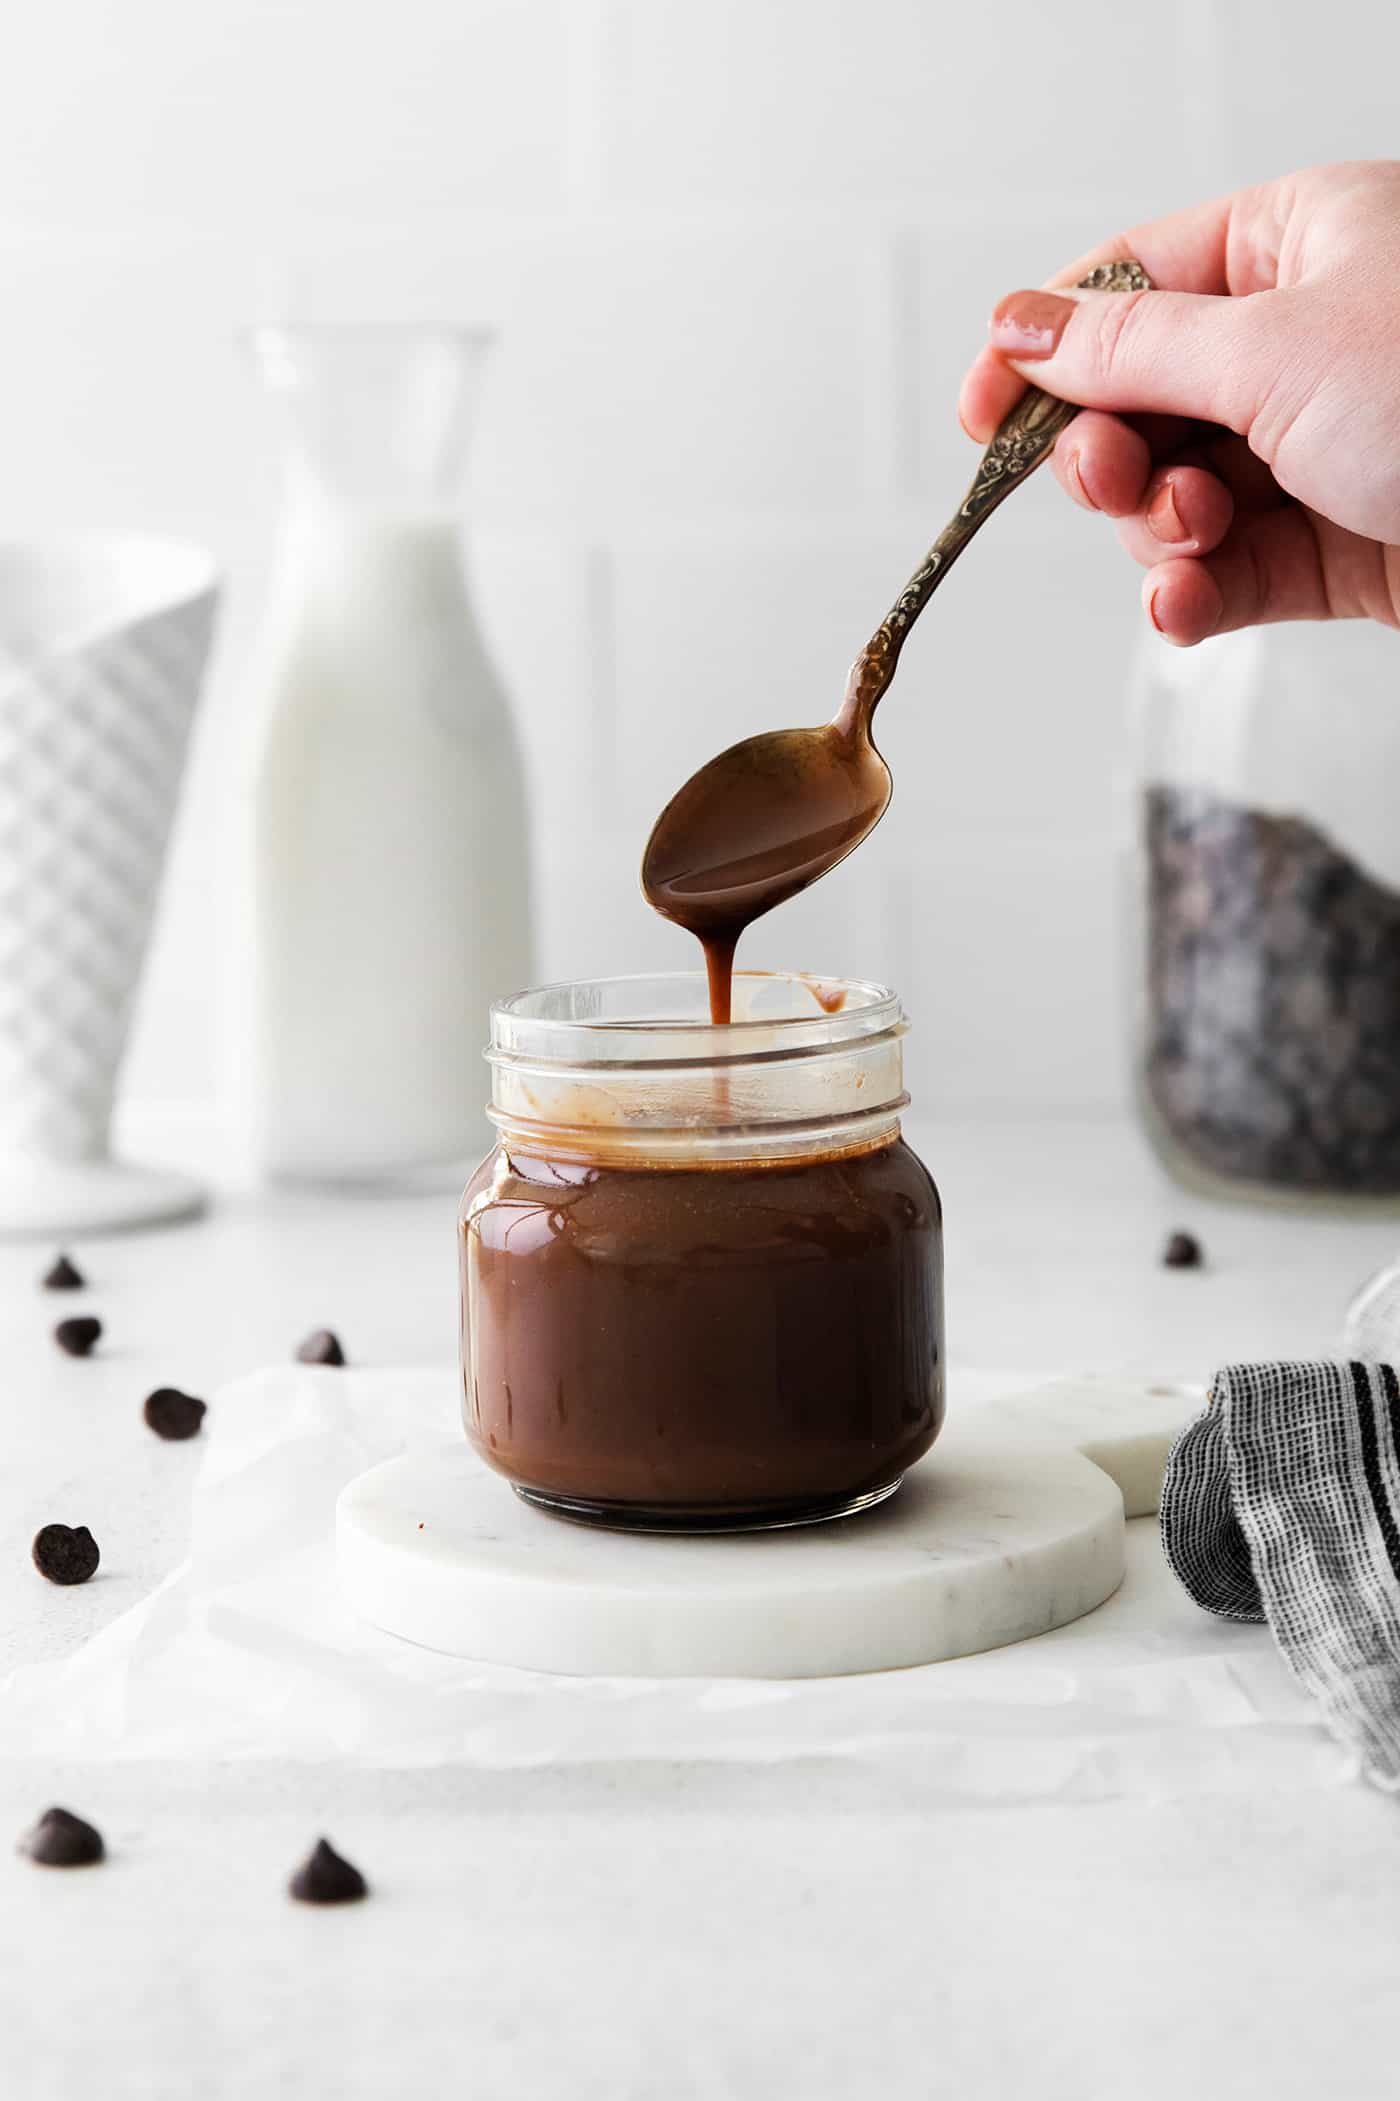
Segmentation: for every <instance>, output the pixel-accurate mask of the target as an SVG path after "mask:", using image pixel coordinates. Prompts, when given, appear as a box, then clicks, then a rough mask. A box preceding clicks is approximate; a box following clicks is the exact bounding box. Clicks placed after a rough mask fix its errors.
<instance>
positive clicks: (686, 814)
mask: <svg viewBox="0 0 1400 2101" xmlns="http://www.w3.org/2000/svg"><path fill="white" fill-rule="evenodd" d="M892 788H893V782H892V781H891V778H890V770H889V768H888V766H886V764H885V762H884V760H883V759H882V758H881V756H880V754H879V752H878V751H877V750H876V749H875V746H874V744H873V743H872V742H871V741H870V738H869V737H868V736H866V735H862V734H852V733H851V732H850V731H848V730H846V729H844V728H843V727H842V726H841V723H840V721H839V718H838V720H837V721H836V722H828V723H824V724H823V725H822V726H821V728H819V729H796V730H769V731H766V732H765V733H764V734H763V735H762V736H758V737H746V738H745V739H744V741H743V742H742V743H741V744H731V745H730V747H729V749H728V751H722V752H721V753H720V754H719V757H718V758H715V759H711V760H710V762H709V764H708V765H706V766H702V767H701V769H700V771H699V772H698V773H696V774H693V775H692V776H691V778H690V779H689V780H688V781H687V782H686V784H685V786H684V787H683V788H681V789H680V790H679V791H678V793H677V794H675V795H673V796H672V798H671V800H670V802H668V803H667V805H666V807H665V809H664V810H663V811H662V812H661V815H660V816H659V817H658V818H657V820H656V823H655V825H654V826H653V827H652V833H651V837H650V838H649V839H648V841H647V845H646V851H645V853H644V854H643V856H642V888H643V890H644V891H645V892H646V895H647V899H648V901H649V903H651V904H652V905H654V906H655V908H656V910H657V911H658V912H660V913H661V914H662V915H663V916H664V917H665V918H667V919H671V920H674V921H675V922H676V924H677V925H678V926H683V927H685V928H686V930H687V931H688V932H689V933H692V934H698V935H699V936H700V938H701V939H702V940H704V939H707V938H714V937H715V936H717V935H719V936H722V935H724V934H725V933H727V932H728V931H729V930H730V929H731V928H737V927H740V926H744V925H747V924H748V922H749V921H750V920H751V919H756V918H757V917H758V915H759V914H760V913H761V912H769V911H771V910H772V909H773V907H774V906H775V905H780V904H784V903H786V901H787V899H788V898H790V897H795V896H796V895H797V893H798V891H799V890H805V889H806V888H807V886H808V884H809V883H814V882H816V880H817V878H818V877H819V876H823V875H826V874H827V872H828V871H829V870H830V869H832V868H834V867H835V866H836V864H837V862H838V861H844V860H845V858H846V856H847V854H848V853H850V852H851V851H852V849H853V848H855V847H857V846H859V844H860V842H861V840H862V839H864V838H865V837H866V836H867V835H868V834H869V833H870V832H872V831H873V830H874V828H875V826H876V825H877V824H878V823H879V821H880V819H881V818H882V817H883V816H884V814H885V810H886V808H887V807H888V805H889V800H890V794H891V791H892Z"/></svg>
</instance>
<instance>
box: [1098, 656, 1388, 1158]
mask: <svg viewBox="0 0 1400 2101" xmlns="http://www.w3.org/2000/svg"><path fill="white" fill-rule="evenodd" d="M1135 717H1136V747H1137V749H1136V768H1135V791H1136V805H1137V807H1136V811H1135V825H1134V829H1135V835H1136V851H1135V861H1136V872H1137V890H1138V899H1137V918H1138V924H1139V926H1140V929H1141V936H1142V940H1141V949H1140V955H1139V967H1138V969H1137V972H1136V994H1137V1021H1136V1029H1135V1036H1136V1043H1137V1057H1136V1063H1137V1079H1138V1089H1139V1095H1140V1099H1141V1102H1142V1105H1143V1110H1144V1113H1145V1116H1146V1120H1147V1125H1148V1129H1149V1131H1150V1132H1151V1135H1152V1137H1153V1139H1154V1141H1155V1143H1156V1145H1157V1147H1158V1149H1159V1151H1160V1152H1161V1154H1162V1155H1163V1157H1164V1158H1165V1160H1166V1161H1167V1163H1168V1165H1169V1166H1170V1167H1171V1168H1172V1169H1173V1170H1174V1171H1175V1172H1176V1173H1177V1175H1178V1176H1179V1177H1180V1179H1182V1180H1184V1181H1186V1182H1189V1183H1192V1184H1194V1185H1197V1186H1202V1185H1204V1186H1206V1187H1210V1188H1216V1189H1220V1190H1224V1191H1239V1192H1247V1193H1252V1194H1259V1195H1275V1196H1295V1197H1296V1196H1314V1197H1322V1198H1328V1199H1335V1198H1338V1197H1342V1198H1346V1197H1394V1196H1396V1195H1400V825H1397V823H1396V821H1395V798H1396V793H1397V789H1398V788H1400V638H1397V637H1396V635H1395V634H1394V633H1393V632H1392V631H1391V630H1389V629H1385V628H1381V627H1378V626H1376V625H1374V624H1372V623H1370V622H1366V621H1352V622H1335V623H1332V624H1330V625H1309V626H1277V627H1266V628H1259V629H1255V630H1253V631H1250V632H1246V633H1241V634H1234V635H1224V636H1221V637H1219V638H1218V639H1217V640H1215V641H1211V642H1206V643H1203V644H1202V645H1201V647H1200V648H1199V649H1196V650H1190V651H1178V650H1173V649H1171V648H1169V647H1167V646H1166V645H1165V644H1161V643H1158V642H1155V641H1152V640H1149V641H1148V642H1147V643H1146V644H1145V645H1144V650H1143V655H1142V657H1141V659H1140V663H1139V668H1138V675H1137V691H1136V709H1135Z"/></svg>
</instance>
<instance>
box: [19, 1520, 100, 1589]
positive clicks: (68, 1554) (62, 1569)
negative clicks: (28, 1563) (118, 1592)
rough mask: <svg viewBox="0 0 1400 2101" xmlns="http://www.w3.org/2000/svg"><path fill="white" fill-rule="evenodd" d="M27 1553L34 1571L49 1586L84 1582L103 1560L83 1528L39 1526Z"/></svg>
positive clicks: (90, 1535)
mask: <svg viewBox="0 0 1400 2101" xmlns="http://www.w3.org/2000/svg"><path fill="white" fill-rule="evenodd" d="M30 1551H31V1552H32V1554H33V1556H34V1566H35V1568H37V1569H38V1571H39V1574H40V1575H41V1576H47V1577H48V1579H49V1581H50V1583H86V1582H87V1580H88V1578H89V1576H95V1575H96V1573H97V1564H98V1562H99V1561H100V1560H101V1559H102V1555H101V1552H100V1550H99V1548H98V1544H97V1541H96V1540H95V1539H94V1538H93V1536H92V1534H91V1532H89V1530H88V1528H87V1526H86V1525H41V1526H40V1528H39V1530H38V1531H37V1532H36V1533H35V1535H34V1545H33V1547H32V1548H31V1550H30Z"/></svg>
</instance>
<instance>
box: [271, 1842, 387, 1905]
mask: <svg viewBox="0 0 1400 2101" xmlns="http://www.w3.org/2000/svg"><path fill="white" fill-rule="evenodd" d="M287 1887H288V1889H289V1890H290V1892H291V1894H292V1895H293V1896H294V1897H295V1898H296V1899H297V1901H298V1903H301V1904H354V1903H356V1902H358V1900H359V1899H360V1898H361V1897H367V1896H368V1895H369V1884H368V1883H367V1882H366V1881H365V1878H364V1876H363V1875H362V1874H361V1873H360V1871H359V1869H358V1868H357V1867H352V1866H351V1864H350V1862H349V1861H348V1860H342V1859H341V1857H340V1855H339V1854H338V1853H337V1852H336V1850H335V1847H334V1846H332V1845H330V1844H329V1843H328V1842H327V1840H325V1839H324V1838H319V1839H317V1841H316V1847H315V1851H314V1852H312V1853H309V1854H308V1855H307V1857H306V1859H305V1860H304V1861H303V1862H302V1864H301V1866H300V1867H299V1868H298V1869H297V1871H296V1873H295V1875H293V1877H292V1879H291V1881H290V1882H289V1883H288V1885H287Z"/></svg>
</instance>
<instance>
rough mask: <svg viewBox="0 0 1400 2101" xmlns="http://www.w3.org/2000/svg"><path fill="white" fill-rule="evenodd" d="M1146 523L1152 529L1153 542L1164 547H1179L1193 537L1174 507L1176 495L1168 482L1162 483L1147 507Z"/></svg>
mask: <svg viewBox="0 0 1400 2101" xmlns="http://www.w3.org/2000/svg"><path fill="white" fill-rule="evenodd" d="M1147 522H1148V524H1149V525H1150V526H1151V528H1152V537H1153V539H1154V540H1160V541H1161V542H1162V544H1163V546H1164V547H1180V546H1181V545H1182V543H1183V542H1184V541H1186V540H1189V539H1191V538H1192V537H1193V535H1192V534H1191V533H1190V531H1189V530H1188V529H1187V527H1186V526H1184V525H1183V524H1182V522H1181V513H1180V511H1179V510H1178V509H1177V507H1176V494H1175V491H1174V490H1173V488H1172V485H1171V483H1170V482H1169V481H1164V482H1163V484H1162V486H1161V488H1160V489H1159V490H1158V491H1157V494H1156V495H1155V496H1154V497H1153V499H1152V501H1151V503H1150V504H1149V505H1148V506H1147Z"/></svg>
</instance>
